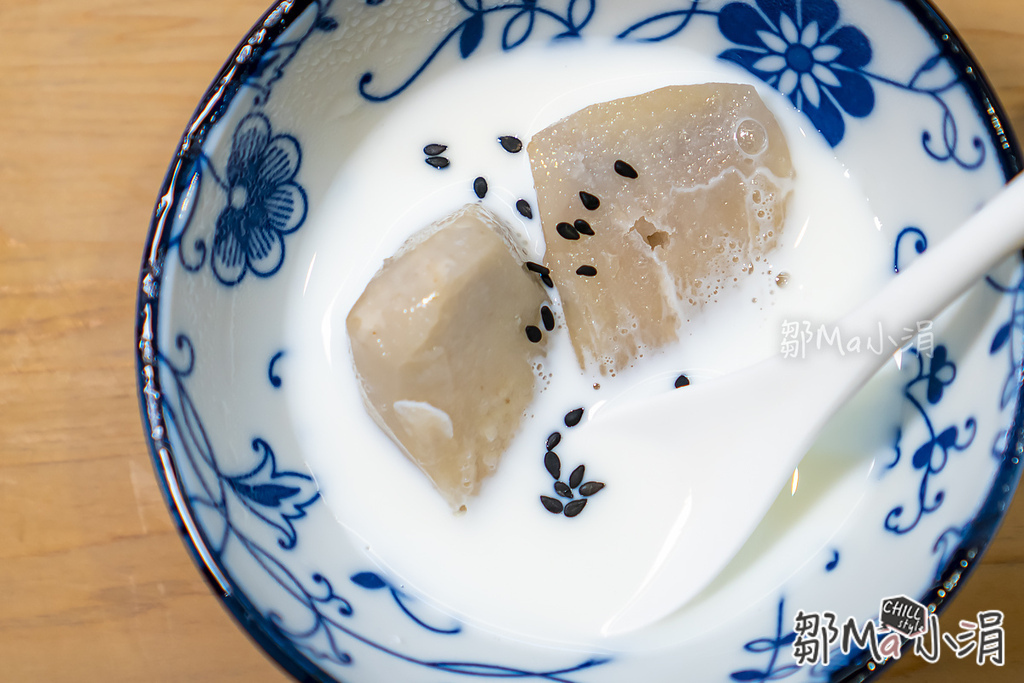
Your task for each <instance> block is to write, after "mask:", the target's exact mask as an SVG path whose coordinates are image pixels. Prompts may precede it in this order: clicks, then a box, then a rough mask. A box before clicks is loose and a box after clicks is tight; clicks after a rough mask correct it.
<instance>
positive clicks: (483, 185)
mask: <svg viewBox="0 0 1024 683" xmlns="http://www.w3.org/2000/svg"><path fill="white" fill-rule="evenodd" d="M473 192H476V196H477V197H479V198H480V199H483V198H484V197H485V196H486V195H487V180H486V179H485V178H484V177H483V176H480V177H479V178H477V179H476V180H474V181H473Z"/></svg>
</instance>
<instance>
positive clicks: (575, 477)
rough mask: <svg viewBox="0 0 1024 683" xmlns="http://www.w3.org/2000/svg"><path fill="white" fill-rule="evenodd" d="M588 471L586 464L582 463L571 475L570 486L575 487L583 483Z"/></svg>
mask: <svg viewBox="0 0 1024 683" xmlns="http://www.w3.org/2000/svg"><path fill="white" fill-rule="evenodd" d="M586 471H587V468H586V466H585V465H580V466H579V467H577V468H576V469H574V470H573V471H572V474H570V475H569V488H571V489H574V488H576V487H578V486H579V485H580V484H582V483H583V475H584V473H585V472H586Z"/></svg>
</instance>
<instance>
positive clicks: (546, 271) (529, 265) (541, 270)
mask: <svg viewBox="0 0 1024 683" xmlns="http://www.w3.org/2000/svg"><path fill="white" fill-rule="evenodd" d="M526 269H527V270H532V271H533V272H535V273H538V274H540V275H550V274H551V269H550V268H548V267H547V266H542V265H541V264H539V263H536V262H535V261H527V262H526Z"/></svg>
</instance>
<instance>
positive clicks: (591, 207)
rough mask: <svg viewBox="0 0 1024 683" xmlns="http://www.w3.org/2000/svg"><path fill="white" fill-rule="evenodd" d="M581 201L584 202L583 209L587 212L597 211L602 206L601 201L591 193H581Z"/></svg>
mask: <svg viewBox="0 0 1024 683" xmlns="http://www.w3.org/2000/svg"><path fill="white" fill-rule="evenodd" d="M580 201H581V202H583V207H584V208H585V209H586V210H587V211H595V210H597V207H599V206H601V200H600V199H598V198H597V197H595V196H594V195H592V194H590V193H589V192H582V191H581V192H580Z"/></svg>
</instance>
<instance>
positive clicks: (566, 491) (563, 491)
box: [555, 481, 575, 498]
mask: <svg viewBox="0 0 1024 683" xmlns="http://www.w3.org/2000/svg"><path fill="white" fill-rule="evenodd" d="M555 493H557V494H558V495H560V496H561V497H562V498H575V496H573V495H572V489H570V488H569V487H568V486H566V485H565V482H561V481H556V482H555Z"/></svg>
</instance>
